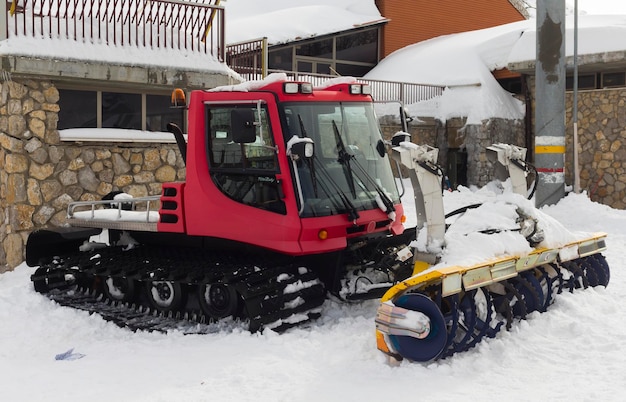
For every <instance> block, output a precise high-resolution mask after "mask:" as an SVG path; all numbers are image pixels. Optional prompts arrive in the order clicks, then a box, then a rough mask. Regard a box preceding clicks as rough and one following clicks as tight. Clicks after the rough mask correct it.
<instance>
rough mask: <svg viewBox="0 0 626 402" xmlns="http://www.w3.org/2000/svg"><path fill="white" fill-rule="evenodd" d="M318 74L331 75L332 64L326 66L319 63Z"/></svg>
mask: <svg viewBox="0 0 626 402" xmlns="http://www.w3.org/2000/svg"><path fill="white" fill-rule="evenodd" d="M315 70H316V71H315V72H316V73H318V74H329V75H330V74H331V71H330V64H326V63H317V67H316V69H315Z"/></svg>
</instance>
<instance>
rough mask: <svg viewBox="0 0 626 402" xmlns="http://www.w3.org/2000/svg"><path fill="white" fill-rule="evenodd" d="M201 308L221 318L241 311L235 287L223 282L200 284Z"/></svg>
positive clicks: (211, 315)
mask: <svg viewBox="0 0 626 402" xmlns="http://www.w3.org/2000/svg"><path fill="white" fill-rule="evenodd" d="M198 300H199V303H200V308H201V309H202V311H203V312H204V313H205V314H206V315H208V316H209V317H211V318H213V319H215V320H219V319H220V318H225V317H229V316H234V315H236V314H237V313H238V312H239V307H240V303H239V296H238V294H237V291H236V290H235V288H234V287H233V286H231V285H229V284H226V283H222V282H215V283H202V284H200V285H199V286H198Z"/></svg>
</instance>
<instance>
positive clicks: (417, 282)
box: [381, 233, 606, 303]
mask: <svg viewBox="0 0 626 402" xmlns="http://www.w3.org/2000/svg"><path fill="white" fill-rule="evenodd" d="M605 238H606V233H595V234H594V235H593V236H592V237H589V238H587V239H583V240H577V241H574V242H571V243H568V244H566V245H564V246H562V247H555V248H539V249H535V250H533V251H532V252H531V253H529V254H527V255H523V256H506V257H502V258H497V259H494V260H490V261H487V262H484V263H480V264H475V265H471V266H468V267H463V266H459V265H453V266H449V267H442V268H436V269H433V270H425V271H422V272H420V273H418V274H416V275H414V276H412V277H410V278H408V279H406V280H404V281H402V282H400V283H398V284H396V285H394V286H393V287H391V288H390V289H389V290H388V291H387V292H386V293H385V294H384V295H383V297H382V298H381V302H383V303H384V302H386V301H389V300H392V301H393V300H395V299H396V298H398V297H399V296H401V295H402V294H404V293H405V292H407V291H409V290H415V289H420V288H423V287H426V286H428V285H433V284H437V283H441V287H442V296H444V297H446V296H450V295H453V294H457V293H460V292H462V291H463V290H471V289H476V288H479V287H482V286H487V285H490V284H492V283H496V282H500V281H503V280H506V279H509V278H512V277H515V276H517V274H518V272H523V271H526V270H529V269H532V268H534V267H538V266H541V265H544V264H549V263H552V262H561V261H567V260H569V259H572V258H569V257H568V256H566V255H562V254H561V251H562V250H569V251H571V250H572V249H575V252H576V253H575V256H574V258H579V257H586V256H588V255H592V254H596V253H600V252H602V251H604V250H606V245H605V242H604V239H605ZM570 254H571V253H570ZM417 264H420V266H419V268H418V267H416V270H415V271H418V270H419V269H422V266H421V263H420V262H417V263H416V265H417Z"/></svg>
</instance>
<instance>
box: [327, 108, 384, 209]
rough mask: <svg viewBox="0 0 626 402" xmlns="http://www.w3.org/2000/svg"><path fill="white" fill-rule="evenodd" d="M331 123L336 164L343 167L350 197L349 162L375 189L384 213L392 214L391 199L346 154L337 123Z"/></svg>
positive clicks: (348, 154)
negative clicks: (383, 207) (336, 157)
mask: <svg viewBox="0 0 626 402" xmlns="http://www.w3.org/2000/svg"><path fill="white" fill-rule="evenodd" d="M332 123H333V131H334V132H335V140H336V141H337V152H338V154H339V158H338V162H339V163H340V164H341V166H342V167H343V173H344V175H345V176H346V181H347V182H348V186H349V187H350V192H351V193H352V197H353V198H356V189H355V186H354V176H353V175H352V164H351V162H354V164H355V165H356V167H357V168H358V169H359V171H360V172H361V174H363V176H365V178H366V179H367V181H369V182H370V183H371V184H372V185H373V186H374V188H375V189H376V192H377V193H378V196H379V197H380V199H381V201H382V203H383V204H384V205H385V209H386V211H385V212H387V213H391V212H394V211H395V210H396V208H395V207H394V206H393V201H391V199H390V198H389V197H388V196H387V194H385V192H384V191H383V189H382V188H381V187H380V186H379V185H378V183H376V180H374V178H372V176H370V174H369V173H367V171H366V170H365V168H363V166H362V165H361V164H360V163H359V161H357V160H356V158H355V157H354V155H352V154H350V153H349V152H348V150H347V149H346V146H345V144H344V143H343V139H342V138H341V134H340V133H339V129H338V128H337V123H335V120H333V121H332Z"/></svg>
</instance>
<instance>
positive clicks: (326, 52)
mask: <svg viewBox="0 0 626 402" xmlns="http://www.w3.org/2000/svg"><path fill="white" fill-rule="evenodd" d="M296 54H297V55H299V56H310V57H323V58H326V59H330V58H332V57H333V40H332V39H325V40H318V41H315V42H312V43H306V44H302V45H299V46H296Z"/></svg>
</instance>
